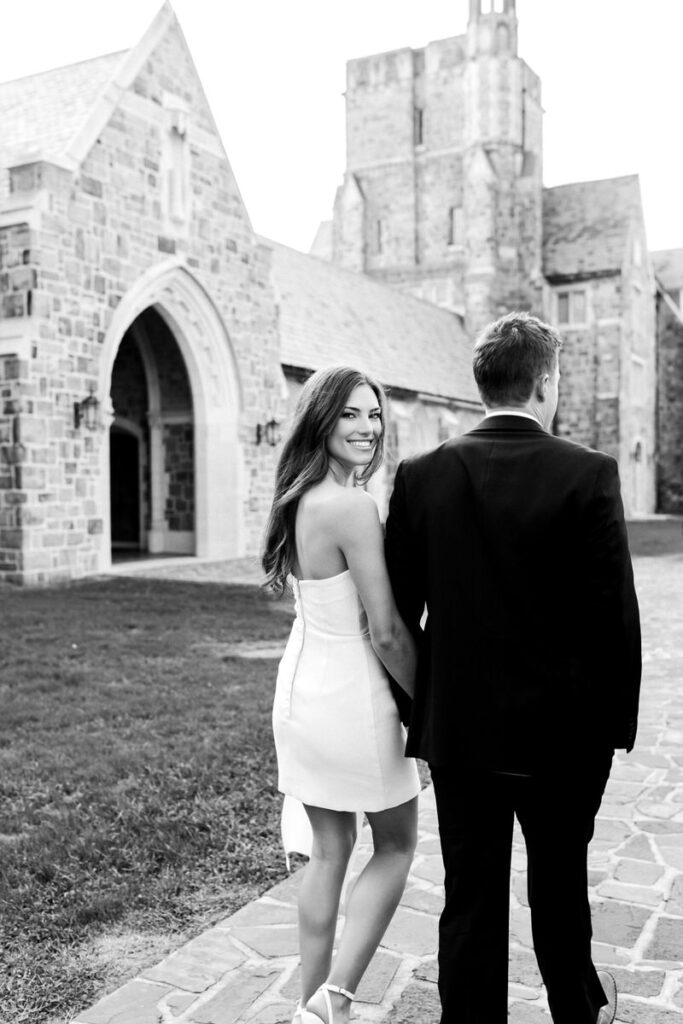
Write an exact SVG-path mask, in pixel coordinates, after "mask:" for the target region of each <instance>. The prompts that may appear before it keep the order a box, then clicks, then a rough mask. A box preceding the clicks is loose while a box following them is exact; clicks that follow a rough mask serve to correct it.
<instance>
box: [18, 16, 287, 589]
mask: <svg viewBox="0 0 683 1024" xmlns="http://www.w3.org/2000/svg"><path fill="white" fill-rule="evenodd" d="M169 94H173V96H172V97H171V98H170V99H169ZM173 97H177V99H174V98H173ZM176 106H177V107H179V108H181V109H182V110H183V111H184V117H185V121H184V122H183V124H184V125H185V128H186V131H185V136H184V140H185V141H184V145H185V146H186V148H187V152H186V156H187V175H188V181H187V185H188V190H187V203H188V209H187V216H186V217H185V219H182V217H180V218H176V219H175V220H174V219H173V216H171V215H170V214H169V206H168V196H167V195H166V194H165V191H164V189H165V186H164V180H165V177H166V175H167V174H168V173H169V168H168V166H167V165H166V163H165V161H167V159H168V156H167V150H166V137H167V135H168V133H169V131H170V127H169V125H170V123H171V121H170V120H169V119H170V118H172V117H174V116H175V114H174V113H173V110H174V107H176ZM10 185H11V190H10V197H9V200H8V207H7V209H6V210H5V211H4V220H5V221H7V220H8V218H9V217H11V209H12V208H14V207H16V208H17V209H19V208H23V209H25V208H26V207H27V206H31V207H32V214H31V218H30V221H31V227H30V229H29V228H28V227H27V225H26V224H25V223H24V222H23V221H22V220H20V219H19V218H17V223H16V224H12V225H11V226H9V227H7V228H4V229H2V233H1V240H0V252H2V263H1V264H0V275H1V276H0V287H1V288H2V289H3V291H2V292H1V293H0V294H1V295H2V299H1V303H0V308H1V310H2V312H1V314H0V316H2V317H3V318H5V319H7V317H13V318H14V319H15V320H17V321H18V320H22V321H23V328H22V330H23V337H24V342H25V343H24V342H22V351H21V355H22V359H21V360H19V361H12V360H9V361H8V362H6V363H5V365H4V370H3V372H4V374H5V376H7V375H8V374H9V375H11V381H10V380H7V381H6V382H5V383H6V384H7V387H6V388H5V389H4V390H5V391H7V392H8V394H7V395H4V397H3V403H4V408H3V413H2V415H3V417H5V418H6V417H7V416H8V415H9V416H18V418H19V426H18V431H19V435H20V436H21V437H22V438H23V442H22V443H23V444H24V446H25V448H24V454H23V462H22V465H21V470H16V471H15V479H14V486H13V487H11V488H7V487H5V488H4V489H3V497H2V502H3V504H2V506H1V508H2V510H3V511H4V512H5V513H6V518H7V519H8V526H7V527H5V528H4V529H5V530H7V529H11V530H14V531H15V532H13V533H9V534H8V533H4V534H2V535H1V536H0V550H1V551H3V552H7V551H10V552H14V553H13V554H11V555H7V556H5V555H3V556H2V564H5V565H10V564H11V569H7V570H4V572H6V573H9V574H10V575H12V573H15V572H16V573H20V574H22V578H23V579H25V580H26V581H29V582H42V581H47V580H54V579H58V578H60V577H71V576H75V575H82V574H85V573H89V572H92V571H94V570H95V569H96V568H97V567H98V565H99V564H101V554H102V552H101V544H102V534H103V530H102V523H103V519H104V517H106V516H107V515H108V510H107V509H106V508H104V507H103V505H102V498H101V487H100V465H101V458H100V455H101V446H102V445H105V444H107V434H106V431H96V432H93V433H88V432H86V431H84V429H83V428H81V429H80V430H76V429H75V428H74V422H73V403H74V401H77V400H80V399H82V398H84V397H85V396H86V395H87V394H88V393H89V391H90V390H91V389H94V388H97V386H98V382H99V378H100V373H101V369H102V368H101V366H100V357H101V352H102V350H103V345H104V343H105V340H106V338H107V331H108V329H109V328H110V326H111V324H112V319H113V317H114V314H115V311H116V309H117V307H118V305H119V303H120V302H121V301H122V299H123V298H124V297H125V296H126V294H127V293H128V291H129V290H130V289H131V288H132V287H133V286H134V285H135V283H136V282H137V281H138V280H139V279H140V277H141V275H143V274H145V272H147V271H148V270H149V269H150V268H151V267H153V266H155V265H158V264H160V263H162V262H164V261H166V262H168V260H169V259H171V258H176V259H178V260H179V261H180V262H182V263H183V264H184V265H185V266H186V267H187V268H188V270H189V271H190V272H191V273H192V274H193V276H194V278H195V280H196V281H197V282H198V284H199V286H200V287H201V288H203V289H204V290H205V291H206V293H208V295H210V297H211V302H212V303H213V305H214V306H215V308H216V310H217V311H218V313H219V315H220V316H221V318H222V320H223V322H224V324H225V327H226V329H227V333H228V335H229V339H230V344H231V346H232V349H233V353H234V358H235V361H236V365H237V371H238V375H239V380H238V382H237V390H238V392H239V393H240V394H241V398H242V403H243V412H242V413H241V416H240V421H239V422H240V425H239V438H238V442H239V444H240V446H241V452H242V455H243V460H244V465H243V466H242V467H240V469H239V472H238V474H237V475H238V477H239V480H240V481H241V482H242V484H243V491H242V493H241V494H236V495H233V499H234V500H236V501H238V502H240V503H241V506H242V520H243V529H242V531H241V541H240V546H241V550H242V553H244V551H249V550H254V548H255V546H256V545H257V544H258V538H259V536H260V531H261V522H262V519H263V516H264V515H265V510H266V507H267V502H268V495H269V489H270V481H271V480H272V472H273V468H274V454H273V453H272V451H268V452H266V451H265V450H264V449H263V448H262V447H261V448H257V447H256V446H255V444H254V432H255V425H256V423H257V422H258V421H259V420H260V419H261V418H262V415H263V412H262V410H263V409H264V408H266V409H269V410H270V411H272V412H277V410H278V408H279V403H280V392H281V380H282V377H281V370H280V365H279V342H278V338H277V333H276V321H275V311H274V302H273V296H272V294H271V290H270V287H269V262H268V254H267V250H265V249H264V248H263V247H262V246H260V245H258V244H257V243H256V240H255V238H254V235H253V232H252V229H251V225H250V223H249V219H248V216H247V214H246V211H245V209H244V207H243V204H242V201H241V198H240V195H239V190H238V187H237V184H236V182H235V179H234V176H233V174H232V171H231V168H230V166H229V164H228V161H227V159H226V157H225V154H224V151H223V148H222V144H221V142H220V139H219V138H218V136H217V133H216V129H215V126H214V124H213V119H212V117H211V115H210V112H209V110H208V108H207V106H206V101H205V99H204V96H203V93H202V91H201V86H200V83H199V80H198V79H197V76H196V72H195V70H194V67H193V65H192V61H191V58H190V55H189V53H188V51H187V48H186V46H185V43H184V41H183V39H182V35H181V33H180V29H179V28H178V26H177V24H176V23H175V22H173V23H172V24H171V26H170V28H169V29H168V31H167V32H166V34H165V36H164V37H163V38H162V39H161V41H160V42H159V44H158V46H157V47H156V49H155V50H154V51H153V52H152V53H151V54H150V56H149V58H148V59H147V60H146V61H145V62H144V66H143V67H142V69H141V71H140V73H139V75H138V77H137V78H136V80H135V82H134V84H133V86H132V87H131V88H130V89H129V90H128V91H127V92H125V93H124V94H123V95H122V96H121V98H120V101H119V103H118V105H117V107H116V109H115V110H114V111H113V113H112V115H111V117H110V119H109V121H108V123H107V124H106V125H105V126H104V127H103V129H102V131H101V132H100V134H99V136H98V138H97V140H96V142H95V144H94V145H93V147H92V149H91V150H90V152H89V153H88V154H87V156H86V158H85V160H84V161H83V163H82V165H81V167H80V169H79V171H78V172H77V173H76V174H72V173H71V172H68V171H66V170H63V169H60V168H56V167H51V166H48V165H45V164H35V165H30V166H28V167H21V168H13V169H12V170H11V172H10ZM2 212H3V211H0V213H2ZM199 358H201V356H200V357H199ZM9 392H11V394H9ZM10 408H11V413H8V411H7V410H8V409H10ZM0 429H3V428H0ZM4 429H5V431H6V430H7V426H6V423H5V426H4ZM0 472H3V471H2V470H0ZM1 479H2V480H3V481H6V480H7V479H9V478H8V475H7V471H6V470H5V471H4V475H3V476H2V478H1ZM9 496H11V497H9ZM8 502H16V503H17V504H21V505H23V506H24V508H25V513H24V525H23V527H22V534H21V536H19V535H18V534H17V533H16V530H17V529H18V528H19V527H18V525H17V523H16V518H17V517H16V513H15V512H12V513H11V515H10V513H9V511H8ZM216 512H217V513H218V514H220V510H216ZM26 517H28V518H29V520H30V525H29V526H26ZM9 520H12V525H11V526H10V525H9ZM10 542H11V543H10ZM19 550H20V551H21V553H20V554H17V552H18V551H19ZM236 553H238V552H236Z"/></svg>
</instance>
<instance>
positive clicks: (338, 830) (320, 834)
mask: <svg viewBox="0 0 683 1024" xmlns="http://www.w3.org/2000/svg"><path fill="white" fill-rule="evenodd" d="M307 811H308V815H309V819H310V821H311V826H312V829H313V848H312V851H311V852H312V856H313V857H315V858H316V860H319V861H325V862H328V863H330V864H344V865H345V864H347V863H348V860H349V858H350V856H351V853H352V852H353V847H354V845H355V842H356V817H355V815H353V814H345V813H343V812H335V811H326V812H321V811H320V809H319V808H307Z"/></svg>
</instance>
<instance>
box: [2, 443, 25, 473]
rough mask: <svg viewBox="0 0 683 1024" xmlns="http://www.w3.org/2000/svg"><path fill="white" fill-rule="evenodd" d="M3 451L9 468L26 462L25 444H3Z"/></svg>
mask: <svg viewBox="0 0 683 1024" xmlns="http://www.w3.org/2000/svg"><path fill="white" fill-rule="evenodd" d="M0 451H2V457H3V459H4V460H5V462H6V463H7V465H8V466H10V467H12V466H18V465H19V464H20V463H21V462H23V461H24V458H25V456H26V448H25V446H24V445H23V444H21V443H20V442H18V441H15V442H14V443H13V444H3V445H1V446H0Z"/></svg>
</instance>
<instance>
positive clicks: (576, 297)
mask: <svg viewBox="0 0 683 1024" xmlns="http://www.w3.org/2000/svg"><path fill="white" fill-rule="evenodd" d="M586 320H587V303H586V292H585V290H584V289H583V288H581V289H577V290H576V291H566V292H558V293H557V322H558V324H585V323H586Z"/></svg>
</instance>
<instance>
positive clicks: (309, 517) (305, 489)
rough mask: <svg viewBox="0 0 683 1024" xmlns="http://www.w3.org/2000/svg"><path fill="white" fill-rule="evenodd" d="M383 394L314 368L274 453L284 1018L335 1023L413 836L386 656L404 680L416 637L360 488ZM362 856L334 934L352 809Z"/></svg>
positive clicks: (410, 672)
mask: <svg viewBox="0 0 683 1024" xmlns="http://www.w3.org/2000/svg"><path fill="white" fill-rule="evenodd" d="M384 410H385V396H384V392H383V390H382V388H381V386H380V385H379V384H378V383H377V382H376V381H375V380H373V379H372V378H371V377H369V376H368V375H367V374H364V373H360V372H359V371H357V370H354V369H351V368H349V367H331V368H328V369H324V370H319V371H318V372H317V373H315V374H314V375H313V376H312V377H311V378H310V379H309V380H308V381H307V383H306V385H305V386H304V388H303V391H302V394H301V397H300V399H299V403H298V405H297V409H296V412H295V416H294V423H293V426H292V429H291V432H290V435H289V438H288V439H287V441H286V442H285V445H284V447H283V451H282V455H281V458H280V462H279V464H278V470H277V477H276V486H275V499H274V502H273V508H272V511H271V515H270V520H269V523H268V528H267V533H266V544H265V551H264V556H263V566H264V569H265V572H266V574H267V579H268V583H269V584H270V586H271V587H272V588H273V589H274V590H275V591H278V592H280V593H281V592H282V591H283V590H284V589H285V587H286V585H287V582H288V580H289V579H291V581H292V586H293V589H294V596H295V602H296V608H297V617H296V620H295V623H294V626H293V628H292V633H291V636H290V638H289V642H288V644H287V649H286V651H285V654H284V656H283V658H282V661H281V663H280V668H279V672H278V679H277V686H276V694H275V703H274V708H273V729H274V735H275V745H276V749H277V757H278V771H279V781H278V786H279V789H280V790H281V791H282V792H283V793H285V794H286V795H288V796H290V797H295V798H296V799H298V800H300V801H302V803H303V804H304V806H305V809H306V813H307V815H308V818H309V821H310V823H311V826H312V830H313V845H312V852H311V858H310V861H309V863H308V865H307V867H306V870H305V872H304V877H303V881H302V885H301V890H300V895H299V942H300V952H301V985H302V998H301V1001H300V1003H299V1006H298V1008H297V1011H296V1013H295V1015H294V1020H293V1024H346V1022H347V1021H348V1020H349V1015H350V1008H351V1000H352V999H353V991H354V989H355V987H356V985H357V984H358V983H359V981H360V979H361V977H362V975H363V972H364V971H365V969H366V967H367V965H368V964H369V962H370V960H371V958H372V956H373V954H374V952H375V950H376V949H377V946H378V945H379V942H380V940H381V938H382V936H383V934H384V932H385V931H386V928H387V925H388V924H389V922H390V920H391V918H392V916H393V914H394V911H395V909H396V907H397V905H398V902H399V900H400V898H401V894H402V892H403V889H404V886H405V882H406V878H407V875H408V871H409V868H410V864H411V861H412V857H413V853H414V850H415V843H416V836H417V794H418V793H419V790H420V782H419V778H418V774H417V767H416V764H415V761H413V760H410V759H406V758H405V757H404V756H403V750H404V746H405V734H404V732H403V728H402V726H401V724H400V721H399V717H398V712H397V709H396V705H395V703H394V700H393V698H392V695H391V691H390V688H389V682H388V679H387V671H388V672H389V673H390V674H391V675H392V676H393V677H394V679H395V680H396V681H397V682H398V683H399V684H400V686H402V687H403V688H404V689H405V690H406V691H407V692H408V693H409V694H412V688H413V682H414V673H415V646H414V643H413V640H412V637H411V636H410V634H409V633H408V631H407V629H406V627H405V626H404V624H403V622H402V620H401V618H400V617H399V615H398V612H397V610H396V606H395V603H394V599H393V595H392V592H391V586H390V584H389V578H388V575H387V569H386V565H385V562H384V550H383V533H382V527H381V524H380V521H379V515H378V512H377V506H376V504H375V502H374V500H373V499H372V498H371V497H370V496H369V495H368V494H367V493H366V492H365V491H364V490H363V489H362V487H360V486H358V485H359V484H363V483H365V482H366V481H367V480H368V479H369V478H370V477H371V476H372V474H373V472H374V471H375V470H376V469H377V468H378V466H379V465H380V463H381V461H382V454H383V440H384V427H383V417H384ZM358 812H365V814H366V815H367V818H368V820H369V822H370V828H371V830H372V839H373V855H372V857H371V859H370V861H369V862H368V864H367V865H366V867H365V868H364V870H363V871H362V873H361V874H360V876H359V877H358V879H357V881H356V883H355V885H354V887H353V890H352V892H351V895H350V897H349V899H348V900H347V904H346V908H345V925H344V929H343V931H342V934H341V938H340V941H339V948H338V950H337V954H336V956H335V957H334V961H333V960H332V952H333V943H334V936H335V929H336V924H337V916H338V913H339V902H340V895H341V890H342V885H343V882H344V876H345V874H346V869H347V866H348V863H349V858H350V855H351V851H352V850H353V846H354V843H355V839H356V814H357V813H358Z"/></svg>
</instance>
